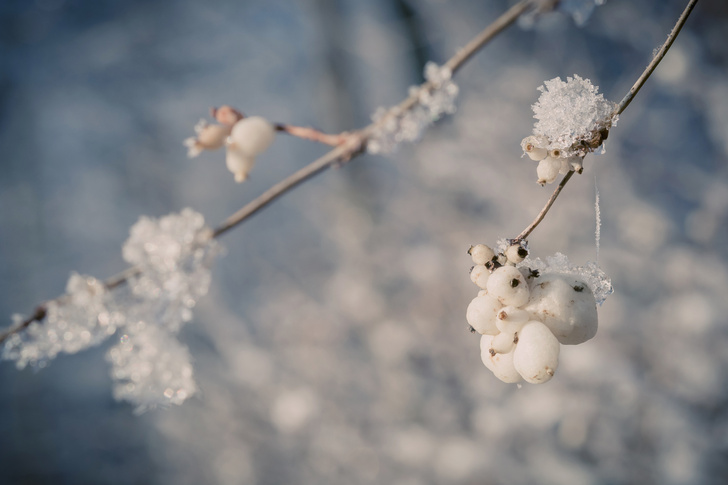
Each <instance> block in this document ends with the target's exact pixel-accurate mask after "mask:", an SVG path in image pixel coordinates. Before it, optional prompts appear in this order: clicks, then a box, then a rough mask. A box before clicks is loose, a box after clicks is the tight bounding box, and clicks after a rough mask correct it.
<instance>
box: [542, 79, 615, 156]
mask: <svg viewBox="0 0 728 485" xmlns="http://www.w3.org/2000/svg"><path fill="white" fill-rule="evenodd" d="M538 90H539V91H541V96H539V98H538V101H537V102H536V104H534V105H533V106H532V108H533V112H534V115H533V117H534V118H536V119H537V120H538V121H537V122H536V124H535V125H534V128H533V133H534V135H535V136H537V137H538V136H541V137H545V138H546V139H548V141H549V144H548V146H547V147H544V148H547V149H549V150H554V149H557V150H562V151H563V152H565V153H566V154H574V153H575V152H578V151H579V147H581V146H587V147H589V148H591V149H594V148H596V147H595V146H591V145H592V144H594V143H597V146H598V144H601V141H602V140H603V139H604V138H606V134H604V135H601V137H599V136H598V135H599V134H600V132H603V131H604V130H609V128H610V127H611V126H612V125H614V124H616V122H617V115H616V114H615V109H616V107H617V105H616V104H615V103H612V102H611V101H608V100H606V99H604V96H603V95H602V94H597V91H598V87H597V86H594V85H593V84H592V83H591V81H590V80H589V79H583V78H581V77H579V76H577V75H576V74H575V75H574V77H568V78H566V82H564V81H562V80H561V78H558V77H557V78H554V79H551V80H550V81H546V82H544V85H543V86H541V87H539V88H538ZM604 133H606V132H604ZM595 137H597V138H596V139H595Z"/></svg>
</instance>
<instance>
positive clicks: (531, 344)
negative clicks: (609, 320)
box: [466, 242, 611, 384]
mask: <svg viewBox="0 0 728 485" xmlns="http://www.w3.org/2000/svg"><path fill="white" fill-rule="evenodd" d="M468 252H469V253H470V255H471V256H472V258H473V262H474V263H475V266H473V268H472V269H471V272H470V279H471V280H472V281H473V283H475V285H477V286H478V287H479V288H480V291H479V292H478V296H476V297H475V298H474V299H473V300H472V301H471V302H470V305H468V309H467V312H466V319H467V321H468V324H469V325H470V327H471V330H472V331H473V332H478V333H480V334H481V335H482V337H481V339H480V352H481V359H482V361H483V364H485V366H486V367H487V368H488V369H490V370H491V372H493V374H494V375H495V376H496V377H497V378H499V379H500V380H502V381H503V382H508V383H514V382H521V381H526V382H529V383H531V384H541V383H544V382H547V381H548V380H550V379H551V378H552V377H553V376H554V373H555V372H556V369H557V368H558V365H559V353H560V350H561V345H576V344H580V343H583V342H586V341H587V340H589V339H591V338H592V337H594V335H596V333H597V326H598V316H597V302H600V303H601V302H602V301H604V298H606V296H607V295H608V294H609V293H611V284H610V283H609V279H608V278H606V276H605V275H604V273H602V272H601V270H599V269H598V268H597V267H596V266H591V265H587V267H585V268H581V267H573V266H570V265H569V262H568V259H566V257H565V256H564V255H562V254H557V255H556V256H554V257H553V258H549V259H548V260H547V261H546V262H544V261H541V260H540V259H537V260H534V261H531V260H528V259H527V258H528V248H527V247H526V245H525V243H519V242H512V244H510V245H509V246H508V247H507V248H505V250H504V251H502V252H498V253H496V252H495V251H493V249H491V248H490V247H488V246H486V245H484V244H478V245H476V246H473V247H471V248H470V250H469V251H468Z"/></svg>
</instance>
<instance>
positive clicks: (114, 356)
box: [106, 321, 197, 412]
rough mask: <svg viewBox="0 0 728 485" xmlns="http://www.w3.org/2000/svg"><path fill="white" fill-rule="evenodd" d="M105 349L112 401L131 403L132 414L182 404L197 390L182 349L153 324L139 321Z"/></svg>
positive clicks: (185, 352)
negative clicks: (107, 350)
mask: <svg viewBox="0 0 728 485" xmlns="http://www.w3.org/2000/svg"><path fill="white" fill-rule="evenodd" d="M125 330H126V331H127V333H125V334H124V335H122V336H121V337H120V338H119V343H118V344H116V345H115V346H113V347H112V348H111V349H109V352H108V353H107V354H106V359H107V360H108V361H109V362H110V363H111V365H112V368H111V376H112V378H113V379H114V381H115V384H114V398H116V399H117V400H125V401H129V402H131V403H132V404H135V405H136V406H137V407H136V412H143V411H146V410H147V409H149V408H153V407H155V406H158V405H168V404H178V405H179V404H182V403H183V402H184V401H185V400H186V399H187V398H188V397H190V396H191V395H193V394H194V393H195V392H196V391H197V386H196V385H195V381H194V379H193V377H192V363H191V362H190V355H189V352H188V350H187V348H186V347H185V346H183V345H182V344H180V343H179V341H178V340H177V339H176V338H174V336H173V335H171V334H169V333H168V332H167V331H165V330H164V329H162V328H159V327H158V326H156V325H150V324H148V323H147V322H143V321H139V322H136V323H134V324H130V325H128V326H127V328H126V329H125Z"/></svg>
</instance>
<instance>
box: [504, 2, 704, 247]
mask: <svg viewBox="0 0 728 485" xmlns="http://www.w3.org/2000/svg"><path fill="white" fill-rule="evenodd" d="M697 3H698V0H690V1H689V2H688V5H687V6H686V7H685V10H683V13H682V14H681V15H680V18H679V19H678V20H677V23H676V24H675V27H673V28H672V31H671V32H670V35H668V36H667V40H666V41H665V43H664V44H662V46H661V47H660V49H659V50H658V51H657V54H655V57H654V58H653V59H652V61H651V62H650V63H649V65H648V66H647V67H646V68H645V70H644V71H643V72H642V74H641V75H640V77H639V78H638V79H637V81H636V82H635V83H634V85H633V86H632V88H631V89H630V90H629V92H628V93H627V94H626V95H625V96H624V98H622V101H620V103H619V104H618V105H617V109H616V111H615V112H616V114H621V113H622V112H623V111H624V110H625V109H626V108H627V106H629V104H630V103H631V102H632V99H634V97H635V95H636V94H637V93H638V92H639V90H640V89H641V88H642V86H643V85H644V84H645V82H646V81H647V79H649V77H650V76H651V75H652V73H653V72H654V71H655V69H656V68H657V65H658V64H660V61H662V59H663V58H664V57H665V54H667V51H669V50H670V47H671V46H672V43H673V42H675V39H676V38H677V35H678V34H679V33H680V30H681V29H682V27H683V25H685V21H686V20H687V19H688V16H689V15H690V12H692V11H693V8H694V7H695V5H696V4H697ZM572 175H574V171H573V170H572V171H570V172H569V173H567V174H566V175H564V178H563V179H562V180H561V182H560V183H559V185H558V186H557V187H556V189H554V192H553V193H552V194H551V197H549V199H548V200H547V201H546V205H544V207H543V209H541V212H539V213H538V215H537V216H536V218H535V219H534V220H533V222H531V224H529V225H528V227H526V229H524V230H523V232H521V233H520V234H519V235H518V236H517V237H516V238H515V239H514V241H516V242H520V241H523V240H525V239H526V238H527V237H528V236H529V235H530V234H531V232H532V231H533V230H534V229H535V228H536V226H538V225H539V224H540V223H541V221H542V220H543V219H544V217H546V214H547V213H548V211H549V210H550V209H551V206H553V205H554V202H556V198H557V197H558V196H559V194H561V191H562V190H563V188H564V186H565V185H566V184H567V182H569V180H570V179H571V176H572Z"/></svg>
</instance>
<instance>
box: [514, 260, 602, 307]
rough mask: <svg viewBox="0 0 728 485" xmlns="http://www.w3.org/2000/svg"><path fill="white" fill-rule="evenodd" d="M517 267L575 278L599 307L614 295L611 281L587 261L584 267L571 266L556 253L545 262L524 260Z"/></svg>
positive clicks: (599, 269) (593, 263)
mask: <svg viewBox="0 0 728 485" xmlns="http://www.w3.org/2000/svg"><path fill="white" fill-rule="evenodd" d="M518 266H519V267H527V268H531V269H532V270H538V271H539V272H540V273H542V274H543V273H558V274H568V275H573V276H576V277H578V278H579V279H581V280H583V281H584V282H585V283H586V284H587V285H589V289H590V290H591V291H592V293H594V298H595V299H596V301H597V303H598V304H599V305H601V304H602V303H604V301H605V300H606V299H607V297H608V296H609V295H611V294H612V293H614V288H613V287H612V280H610V279H609V277H608V276H607V275H606V274H605V273H604V271H602V270H601V268H599V265H598V264H597V263H595V262H593V261H589V262H588V263H586V264H585V265H584V266H573V265H572V264H571V263H569V258H567V257H566V255H564V254H562V253H556V254H554V255H553V256H549V257H548V258H546V261H544V260H542V259H541V258H536V259H530V258H526V259H525V260H524V261H523V262H522V263H521V264H519V265H518Z"/></svg>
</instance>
